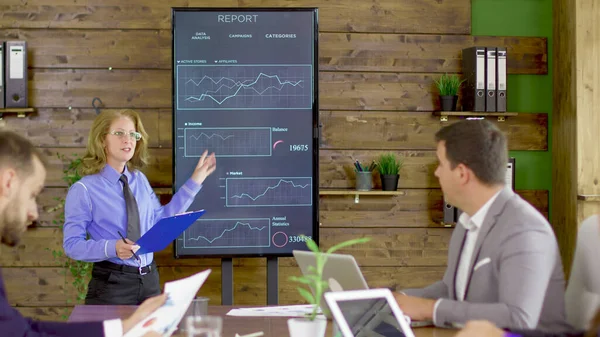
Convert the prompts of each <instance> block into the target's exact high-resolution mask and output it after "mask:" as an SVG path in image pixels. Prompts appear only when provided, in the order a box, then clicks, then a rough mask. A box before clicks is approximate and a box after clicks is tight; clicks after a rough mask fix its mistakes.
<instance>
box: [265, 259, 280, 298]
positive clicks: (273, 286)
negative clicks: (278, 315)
mask: <svg viewBox="0 0 600 337" xmlns="http://www.w3.org/2000/svg"><path fill="white" fill-rule="evenodd" d="M278 304H279V261H278V259H277V257H267V305H278Z"/></svg>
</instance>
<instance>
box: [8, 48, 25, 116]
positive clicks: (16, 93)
mask: <svg viewBox="0 0 600 337" xmlns="http://www.w3.org/2000/svg"><path fill="white" fill-rule="evenodd" d="M5 53H6V62H5V65H6V67H5V71H4V78H5V81H4V92H5V101H4V104H5V106H6V107H7V108H26V107H27V106H28V104H27V79H28V77H27V42H25V41H6V44H5Z"/></svg>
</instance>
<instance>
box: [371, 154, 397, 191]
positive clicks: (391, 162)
mask: <svg viewBox="0 0 600 337" xmlns="http://www.w3.org/2000/svg"><path fill="white" fill-rule="evenodd" d="M402 163H403V162H402V160H401V159H399V158H396V155H394V154H393V153H385V154H382V155H381V156H379V162H378V163H377V166H378V167H379V174H380V179H381V189H382V190H384V191H395V190H396V189H397V188H398V179H400V173H399V172H400V169H401V168H402Z"/></svg>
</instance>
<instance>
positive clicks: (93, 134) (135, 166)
mask: <svg viewBox="0 0 600 337" xmlns="http://www.w3.org/2000/svg"><path fill="white" fill-rule="evenodd" d="M121 117H127V118H129V119H131V121H132V122H133V125H134V126H135V130H136V131H137V132H139V133H140V134H142V139H140V140H138V141H137V142H136V146H135V152H134V153H133V157H132V158H131V160H129V161H128V162H127V168H128V169H129V170H130V171H133V170H139V169H142V168H144V167H145V166H146V165H147V164H148V134H147V133H146V130H145V129H144V125H143V124H142V120H141V118H140V115H139V114H138V113H137V112H135V111H134V110H131V109H125V110H104V111H102V112H101V113H100V114H99V115H98V116H97V117H96V119H95V120H94V123H93V124H92V128H91V129H90V134H89V136H88V143H87V149H86V152H85V155H84V156H83V158H82V160H81V169H80V171H81V172H80V173H81V175H82V176H86V175H90V174H96V173H98V172H100V171H101V170H102V169H103V168H104V166H106V152H105V151H104V145H105V139H106V135H108V132H109V131H110V130H109V129H110V125H111V124H112V123H113V122H114V121H115V120H117V119H119V118H121Z"/></svg>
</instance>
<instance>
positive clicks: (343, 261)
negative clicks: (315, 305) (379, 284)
mask: <svg viewBox="0 0 600 337" xmlns="http://www.w3.org/2000/svg"><path fill="white" fill-rule="evenodd" d="M292 254H293V255H294V258H295V259H296V262H297V263H298V266H299V267H300V270H301V271H302V274H303V275H308V274H310V272H309V266H312V267H313V268H315V267H316V258H315V253H313V252H311V251H306V250H293V251H292ZM322 254H324V255H326V256H327V260H326V262H325V266H324V267H323V280H326V281H327V282H328V283H329V289H327V290H326V292H327V291H330V292H339V291H347V290H366V289H369V285H368V284H367V281H366V280H365V278H364V276H363V274H362V272H361V271H360V268H359V267H358V263H357V262H356V260H355V259H354V256H352V255H348V254H327V253H322ZM311 291H312V293H313V295H314V294H315V292H314V290H313V289H311ZM321 311H322V312H323V314H324V315H325V317H327V318H333V317H332V315H331V313H330V311H329V306H328V304H327V301H325V295H323V298H322V299H321ZM410 325H411V326H412V327H422V326H432V325H433V322H431V321H411V322H410Z"/></svg>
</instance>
